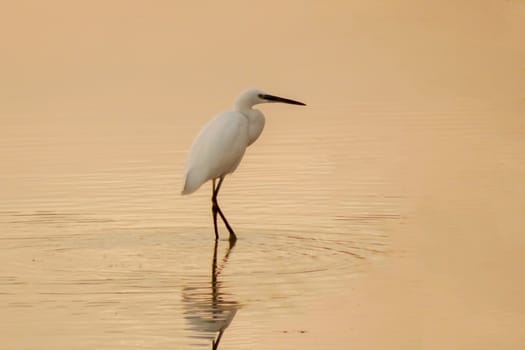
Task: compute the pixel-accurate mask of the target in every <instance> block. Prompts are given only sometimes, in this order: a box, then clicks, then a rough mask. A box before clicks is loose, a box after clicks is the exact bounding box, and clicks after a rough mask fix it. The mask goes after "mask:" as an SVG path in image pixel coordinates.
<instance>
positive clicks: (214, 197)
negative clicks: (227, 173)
mask: <svg viewBox="0 0 525 350" xmlns="http://www.w3.org/2000/svg"><path fill="white" fill-rule="evenodd" d="M211 189H212V196H211V202H212V205H211V212H212V215H213V229H214V230H215V240H216V241H217V240H218V239H219V229H218V227H217V209H218V208H219V206H218V205H217V194H216V190H215V179H213V182H212V188H211Z"/></svg>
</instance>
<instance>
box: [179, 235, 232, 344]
mask: <svg viewBox="0 0 525 350" xmlns="http://www.w3.org/2000/svg"><path fill="white" fill-rule="evenodd" d="M234 246H235V241H230V245H229V246H228V250H227V252H226V254H225V255H224V257H223V259H222V264H221V265H217V248H218V241H215V246H214V249H213V260H212V274H211V296H210V295H209V294H208V293H209V291H208V288H210V285H209V284H208V283H206V285H205V286H202V287H201V286H194V287H186V288H184V292H183V296H182V298H183V301H184V304H185V305H186V309H187V311H186V312H185V314H186V316H185V317H186V319H187V320H188V321H190V323H191V325H192V329H194V330H196V331H198V332H199V333H202V334H204V336H205V337H206V338H208V337H213V339H212V349H213V350H216V349H218V347H219V342H220V341H221V338H222V335H223V334H224V331H225V330H226V328H228V326H229V325H230V323H231V322H232V320H233V318H234V317H235V314H236V313H237V309H238V308H239V305H238V303H237V302H236V301H231V300H226V298H225V296H226V295H227V294H225V293H223V292H221V291H220V287H221V285H222V284H221V282H220V281H219V275H220V273H221V272H222V269H223V268H224V266H225V265H226V263H227V261H228V257H229V256H230V253H231V251H232V249H233V247H234ZM211 334H213V336H211Z"/></svg>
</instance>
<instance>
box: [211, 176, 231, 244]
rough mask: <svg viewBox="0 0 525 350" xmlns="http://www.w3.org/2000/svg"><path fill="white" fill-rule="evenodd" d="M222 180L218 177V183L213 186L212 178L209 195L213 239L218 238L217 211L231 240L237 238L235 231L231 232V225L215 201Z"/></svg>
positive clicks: (222, 178)
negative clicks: (211, 187) (211, 192)
mask: <svg viewBox="0 0 525 350" xmlns="http://www.w3.org/2000/svg"><path fill="white" fill-rule="evenodd" d="M223 180H224V177H221V178H219V183H218V184H217V187H215V179H213V196H212V197H211V202H212V211H213V222H214V225H215V226H214V227H215V239H218V237H219V236H218V230H217V213H219V215H220V217H221V219H222V221H224V224H225V225H226V228H227V229H228V232H229V233H230V241H231V242H233V241H235V240H237V236H236V235H235V232H233V229H232V227H231V226H230V223H229V222H228V220H226V216H224V214H223V212H222V210H221V208H220V207H219V203H218V202H217V195H218V194H219V190H220V189H221V185H222V181H223Z"/></svg>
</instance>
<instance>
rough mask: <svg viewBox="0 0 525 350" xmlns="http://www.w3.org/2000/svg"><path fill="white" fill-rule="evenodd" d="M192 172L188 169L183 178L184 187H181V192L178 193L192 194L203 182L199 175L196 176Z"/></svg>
mask: <svg viewBox="0 0 525 350" xmlns="http://www.w3.org/2000/svg"><path fill="white" fill-rule="evenodd" d="M193 173H194V172H192V171H191V169H190V170H188V172H187V173H186V178H185V180H184V188H183V189H182V192H181V193H180V194H182V195H186V194H192V193H193V192H195V191H197V190H198V189H199V187H201V185H202V184H203V183H204V182H205V181H202V179H201V178H200V176H196V175H197V174H193Z"/></svg>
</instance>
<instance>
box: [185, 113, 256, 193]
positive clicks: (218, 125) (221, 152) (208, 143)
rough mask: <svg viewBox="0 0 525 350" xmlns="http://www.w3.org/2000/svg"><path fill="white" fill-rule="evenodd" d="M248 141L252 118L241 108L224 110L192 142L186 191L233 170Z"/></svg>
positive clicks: (190, 191)
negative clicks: (242, 111)
mask: <svg viewBox="0 0 525 350" xmlns="http://www.w3.org/2000/svg"><path fill="white" fill-rule="evenodd" d="M247 145H248V120H247V119H246V117H245V116H244V115H243V114H241V113H240V112H235V111H232V112H224V113H221V114H219V115H217V116H216V117H215V118H213V119H212V120H211V121H210V122H209V123H208V124H206V125H205V126H204V127H203V128H202V130H201V132H200V133H199V135H197V137H196V138H195V140H194V141H193V144H192V145H191V149H190V153H189V156H188V161H187V164H186V179H185V180H186V181H185V185H184V190H183V193H192V192H194V191H196V190H197V189H198V188H199V187H200V186H201V185H202V184H203V183H205V182H206V181H208V180H211V179H215V178H217V177H220V176H224V175H226V174H229V173H231V172H233V171H234V170H235V169H236V168H237V166H238V165H239V163H240V161H241V159H242V157H243V155H244V152H245V150H246V147H247Z"/></svg>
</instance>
